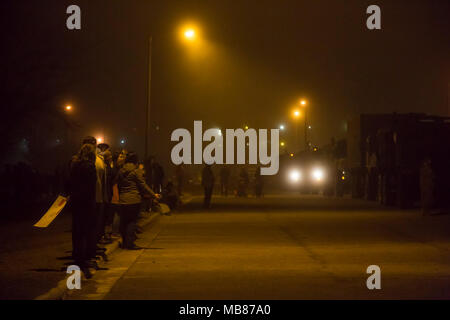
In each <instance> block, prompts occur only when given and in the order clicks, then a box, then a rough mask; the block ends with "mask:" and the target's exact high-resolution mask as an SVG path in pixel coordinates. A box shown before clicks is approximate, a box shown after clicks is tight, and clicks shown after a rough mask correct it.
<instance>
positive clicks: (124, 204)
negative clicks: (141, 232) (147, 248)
mask: <svg viewBox="0 0 450 320" xmlns="http://www.w3.org/2000/svg"><path fill="white" fill-rule="evenodd" d="M115 184H117V187H118V190H119V203H120V233H121V235H122V248H124V249H131V250H133V249H139V247H138V246H136V244H135V243H134V242H135V240H136V222H137V219H138V217H139V213H140V208H141V202H142V196H143V195H146V196H149V197H152V198H156V199H158V198H159V195H158V194H155V193H154V192H153V190H152V189H150V187H149V186H148V185H147V184H146V183H145V180H144V177H143V175H142V170H139V168H138V157H137V155H136V154H135V153H134V152H130V153H128V155H127V157H126V160H125V164H124V166H123V167H122V168H121V169H120V170H119V173H118V174H117V177H116V180H115Z"/></svg>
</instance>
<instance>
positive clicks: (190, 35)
mask: <svg viewBox="0 0 450 320" xmlns="http://www.w3.org/2000/svg"><path fill="white" fill-rule="evenodd" d="M184 37H185V38H186V39H188V40H194V39H195V30H194V29H187V30H186V31H184Z"/></svg>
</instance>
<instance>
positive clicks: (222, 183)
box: [220, 165, 230, 197]
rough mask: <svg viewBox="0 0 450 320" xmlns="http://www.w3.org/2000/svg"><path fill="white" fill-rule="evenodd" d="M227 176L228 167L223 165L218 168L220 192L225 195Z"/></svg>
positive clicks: (227, 184) (228, 175)
mask: <svg viewBox="0 0 450 320" xmlns="http://www.w3.org/2000/svg"><path fill="white" fill-rule="evenodd" d="M229 178H230V169H229V167H228V166H226V165H225V166H223V167H222V168H221V169H220V194H221V195H223V196H225V197H226V196H228V186H229Z"/></svg>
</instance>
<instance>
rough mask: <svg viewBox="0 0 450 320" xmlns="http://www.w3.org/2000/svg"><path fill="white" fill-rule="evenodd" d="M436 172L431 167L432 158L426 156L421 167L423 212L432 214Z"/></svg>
mask: <svg viewBox="0 0 450 320" xmlns="http://www.w3.org/2000/svg"><path fill="white" fill-rule="evenodd" d="M434 180H435V177H434V173H433V169H432V167H431V159H430V158H426V159H425V160H424V161H423V163H422V166H421V168H420V196H421V202H422V214H423V215H424V216H426V215H429V214H431V209H432V207H433V204H434Z"/></svg>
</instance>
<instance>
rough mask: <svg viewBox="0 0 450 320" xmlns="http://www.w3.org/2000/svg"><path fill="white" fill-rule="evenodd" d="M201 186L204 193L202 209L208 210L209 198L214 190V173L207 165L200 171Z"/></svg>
mask: <svg viewBox="0 0 450 320" xmlns="http://www.w3.org/2000/svg"><path fill="white" fill-rule="evenodd" d="M202 186H203V189H204V191H205V198H204V201H203V207H204V208H206V209H209V208H210V207H211V197H212V193H213V188H214V173H213V171H212V169H211V165H209V164H207V165H205V167H204V168H203V171H202Z"/></svg>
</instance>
